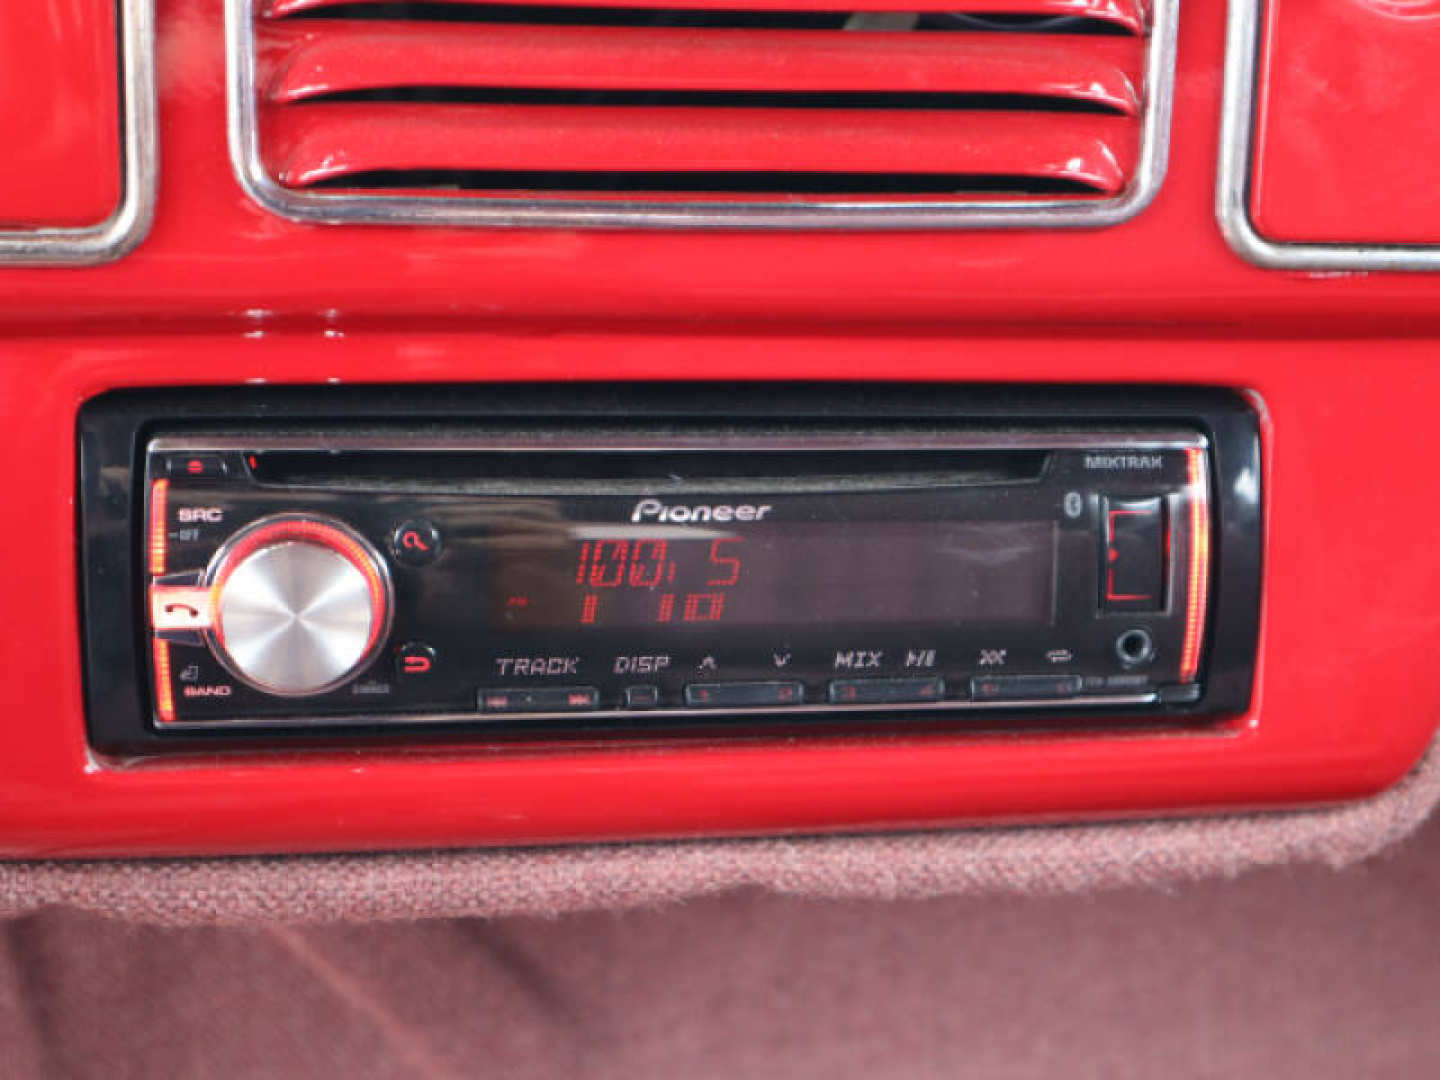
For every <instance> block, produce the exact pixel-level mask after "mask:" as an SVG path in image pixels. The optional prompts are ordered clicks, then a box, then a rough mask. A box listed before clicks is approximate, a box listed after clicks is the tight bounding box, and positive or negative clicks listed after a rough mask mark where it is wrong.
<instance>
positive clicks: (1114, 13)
mask: <svg viewBox="0 0 1440 1080" xmlns="http://www.w3.org/2000/svg"><path fill="white" fill-rule="evenodd" d="M351 2H352V0H265V2H264V3H263V4H262V5H261V10H262V11H263V12H264V13H265V14H266V15H270V16H276V17H279V16H284V15H293V14H296V13H297V12H302V11H318V10H321V9H323V8H333V7H340V6H341V5H347V4H349V3H351ZM360 2H361V3H382V2H383V0H360ZM441 2H442V3H451V4H455V5H457V6H461V5H464V6H470V7H482V6H487V5H492V4H494V0H441ZM548 6H556V7H625V8H681V9H686V8H689V9H698V10H704V11H954V10H956V3H955V0H858V2H851V0H635V2H633V3H632V2H631V0H557V2H555V3H553V4H551V5H548ZM960 6H961V7H963V8H964V10H965V11H967V12H971V13H974V14H977V15H1037V16H1042V17H1043V16H1062V15H1081V16H1084V17H1086V18H1091V19H1101V20H1104V21H1107V22H1113V23H1117V24H1119V25H1121V26H1123V27H1125V28H1126V29H1129V30H1139V29H1140V27H1141V26H1143V25H1144V20H1145V18H1146V17H1147V13H1148V10H1149V7H1148V4H1147V2H1146V0H965V3H964V4H962V5H960Z"/></svg>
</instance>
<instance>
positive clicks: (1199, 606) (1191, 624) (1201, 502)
mask: <svg viewBox="0 0 1440 1080" xmlns="http://www.w3.org/2000/svg"><path fill="white" fill-rule="evenodd" d="M1185 454H1186V457H1187V458H1188V461H1187V463H1186V464H1187V469H1186V472H1187V480H1188V481H1189V487H1190V568H1189V573H1188V575H1187V576H1186V579H1185V580H1186V586H1185V591H1186V599H1185V645H1184V647H1183V648H1182V649H1181V651H1180V680H1181V682H1194V681H1195V677H1196V676H1197V675H1198V674H1199V673H1200V642H1201V639H1202V638H1203V637H1204V636H1205V606H1206V604H1207V603H1208V602H1209V598H1210V488H1209V484H1208V481H1207V477H1206V475H1205V451H1203V450H1187V451H1185Z"/></svg>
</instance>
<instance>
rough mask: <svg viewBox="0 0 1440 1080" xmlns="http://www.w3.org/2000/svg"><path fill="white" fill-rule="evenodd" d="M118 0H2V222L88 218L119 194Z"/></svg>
mask: <svg viewBox="0 0 1440 1080" xmlns="http://www.w3.org/2000/svg"><path fill="white" fill-rule="evenodd" d="M116 57H117V53H116V43H115V11H114V4H113V3H112V2H111V0H80V2H76V0H24V2H23V3H9V4H3V5H0V146H3V147H4V148H5V150H4V165H3V166H0V229H13V228H39V227H44V226H83V225H94V224H96V223H98V222H101V221H104V220H105V219H106V218H107V217H109V216H110V214H111V212H112V211H113V210H114V209H115V206H116V204H117V203H118V202H119V201H120V167H119V158H120V134H119V127H120V122H119V115H120V113H119V105H118V99H117V95H116V86H117V82H118V77H117V75H116Z"/></svg>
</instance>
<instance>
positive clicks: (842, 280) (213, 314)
mask: <svg viewBox="0 0 1440 1080" xmlns="http://www.w3.org/2000/svg"><path fill="white" fill-rule="evenodd" d="M1181 7H1182V17H1181V26H1180V56H1179V73H1178V80H1177V84H1176V113H1175V120H1174V137H1173V139H1172V145H1171V155H1170V171H1169V177H1168V179H1167V181H1166V183H1165V186H1164V188H1163V189H1162V190H1161V192H1160V194H1159V197H1158V198H1157V200H1156V202H1155V203H1154V205H1152V206H1151V207H1150V208H1149V209H1147V210H1146V211H1145V212H1144V213H1142V214H1141V215H1140V216H1139V217H1138V218H1136V219H1135V220H1134V221H1133V222H1131V223H1129V224H1127V225H1124V226H1121V227H1117V228H1113V229H1108V230H1102V231H1099V232H1095V231H1085V230H1076V231H1068V232H1055V231H1050V232H1045V231H1023V230H1021V231H1015V230H1008V231H998V232H996V231H991V232H977V233H964V232H961V233H935V232H931V233H899V234H884V235H876V234H861V233H828V234H815V233H803V232H802V233H784V234H781V233H774V232H770V233H766V232H756V233H742V232H733V233H713V234H701V233H687V232H677V233H666V232H621V231H593V232H584V231H581V232H575V231H555V230H551V231H539V230H513V231H507V230H485V229H476V230H469V231H465V230H453V229H437V230H430V229H417V228H385V227H347V228H336V227H331V226H317V225H301V224H295V223H291V222H287V221H284V220H281V219H279V218H277V217H275V216H273V215H271V214H269V213H267V212H265V211H264V210H262V209H260V208H259V207H258V206H256V205H255V204H253V203H251V202H250V201H249V200H248V199H247V198H246V197H245V195H244V194H243V192H242V191H241V190H240V187H239V184H238V183H237V182H236V180H235V177H234V174H233V172H232V169H231V165H230V161H229V157H228V154H227V149H226V138H225V100H224V73H225V62H224V39H223V28H222V26H221V9H222V5H221V4H220V3H219V2H218V0H159V4H158V15H157V20H158V27H159V55H158V66H159V78H160V110H161V125H160V126H161V159H162V161H161V164H162V173H161V177H160V190H161V198H160V207H159V212H158V216H157V219H156V222H155V227H154V230H153V231H152V233H151V235H150V238H149V239H148V240H146V241H145V243H143V244H142V245H141V246H140V248H139V249H138V250H137V251H136V252H135V253H134V254H133V255H132V256H130V257H128V258H126V259H124V260H122V261H121V262H119V263H116V264H114V265H111V266H105V267H97V268H94V269H88V270H71V271H64V272H57V271H54V270H34V269H32V270H23V269H8V270H0V323H7V324H29V325H31V326H34V325H37V324H38V325H41V326H44V325H45V324H46V321H47V319H48V318H49V317H50V316H49V313H51V312H54V311H56V310H57V309H61V308H63V310H64V312H65V316H66V319H67V321H71V322H74V321H77V320H82V321H86V322H104V321H106V320H116V321H125V320H128V319H133V318H136V317H140V318H144V319H146V320H147V321H151V322H153V320H155V319H164V320H168V321H171V322H176V323H181V324H185V325H195V324H196V323H197V322H205V323H207V324H208V325H211V326H215V327H221V326H227V327H230V328H235V329H239V330H244V331H249V330H255V329H257V328H264V329H274V328H275V327H276V326H278V325H280V324H284V323H291V324H294V323H300V324H303V325H307V326H316V325H333V326H337V327H339V328H340V329H351V328H353V327H354V326H356V325H358V324H359V323H362V322H366V323H370V322H381V323H383V322H386V321H387V320H398V319H403V320H406V321H407V323H412V322H413V320H415V319H422V320H430V321H431V322H432V324H433V322H434V321H437V320H445V321H447V322H448V323H449V324H451V325H455V324H457V323H465V324H470V325H473V321H474V320H497V319H501V320H503V319H536V318H539V319H553V320H566V321H569V322H570V323H572V324H573V323H575V322H577V321H586V322H595V321H603V322H610V321H613V320H624V321H636V322H643V323H645V324H648V325H651V326H654V325H656V324H658V323H661V322H668V323H669V324H670V325H679V326H694V325H700V324H713V323H715V322H716V321H717V320H719V321H725V322H729V321H732V320H741V321H745V322H751V323H772V324H773V323H776V322H786V323H791V324H796V323H801V324H803V323H809V324H811V325H814V324H817V323H823V324H825V325H827V326H832V327H833V326H839V325H841V324H844V325H854V324H858V323H867V324H886V323H888V324H890V325H894V324H895V323H897V322H900V321H903V322H905V323H907V324H909V325H912V326H917V325H924V326H937V325H945V326H950V327H959V326H974V325H976V324H985V325H987V326H990V327H996V326H1005V325H1025V326H1027V327H1033V326H1035V325H1037V323H1047V324H1050V325H1054V326H1073V325H1076V324H1085V325H1090V326H1110V325H1119V324H1125V323H1130V324H1145V325H1156V324H1173V323H1175V322H1177V321H1178V322H1184V323H1188V324H1192V325H1194V324H1199V325H1205V326H1210V327H1214V326H1226V327H1244V328H1246V329H1256V328H1260V327H1265V328H1266V332H1271V331H1272V330H1279V331H1281V332H1284V331H1285V330H1287V329H1293V328H1296V327H1300V328H1303V329H1304V330H1305V331H1306V332H1311V331H1313V330H1315V329H1317V328H1320V327H1333V328H1349V329H1352V330H1353V329H1354V328H1357V327H1368V326H1372V325H1389V324H1391V323H1393V321H1394V320H1396V319H1404V320H1405V321H1406V324H1407V326H1408V327H1410V328H1411V329H1415V328H1417V327H1422V326H1424V327H1428V326H1434V325H1436V323H1437V321H1440V309H1437V308H1436V306H1435V304H1434V302H1433V298H1434V296H1435V285H1434V281H1433V279H1432V278H1428V277H1425V276H1424V275H1395V276H1383V275H1381V276H1374V277H1370V278H1361V279H1355V278H1349V279H1344V280H1339V279H1334V278H1324V277H1322V278H1316V277H1314V276H1307V275H1301V274H1283V273H1274V272H1267V271H1262V270H1258V269H1255V268H1253V267H1250V266H1248V265H1246V264H1245V263H1244V262H1243V261H1241V260H1240V259H1238V258H1236V257H1235V255H1234V254H1233V253H1232V252H1231V251H1230V250H1229V249H1228V248H1227V247H1226V245H1225V242H1224V240H1223V239H1222V238H1221V235H1220V233H1219V231H1218V229H1217V228H1216V227H1215V222H1214V215H1213V204H1214V187H1215V161H1216V151H1217V141H1218V131H1219V113H1220V88H1221V71H1222V63H1223V52H1224V29H1225V27H1224V21H1225V20H1224V13H1225V5H1224V4H1223V3H1222V2H1220V0H1189V2H1187V3H1185V4H1183V5H1181ZM1416 152H1417V155H1418V154H1422V153H1423V149H1420V148H1417V151H1416ZM312 374H313V375H314V376H315V377H317V378H324V377H325V376H326V375H327V374H328V373H327V372H325V371H323V370H319V369H318V368H317V369H316V370H315V371H314V372H313V373H312Z"/></svg>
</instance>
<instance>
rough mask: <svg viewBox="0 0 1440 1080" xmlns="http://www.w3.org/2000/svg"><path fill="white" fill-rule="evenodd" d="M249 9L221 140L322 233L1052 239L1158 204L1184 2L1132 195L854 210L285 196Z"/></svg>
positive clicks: (1158, 51)
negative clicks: (759, 232) (273, 156)
mask: <svg viewBox="0 0 1440 1080" xmlns="http://www.w3.org/2000/svg"><path fill="white" fill-rule="evenodd" d="M255 6H256V0H226V7H225V34H226V58H227V67H228V75H227V80H228V98H229V101H228V106H227V114H228V125H227V126H228V135H229V144H230V159H231V164H232V166H233V168H234V170H235V175H236V177H237V179H238V180H239V182H240V186H241V187H242V188H244V189H245V191H246V193H247V194H248V195H249V196H250V198H252V199H253V200H254V201H255V202H257V203H258V204H260V205H261V206H262V207H264V208H265V209H266V210H269V211H270V212H271V213H274V214H277V215H279V216H280V217H285V218H289V219H291V220H293V221H301V222H311V223H317V224H330V225H432V226H485V227H509V228H561V229H700V230H717V229H854V230H906V229H909V230H920V229H926V230H929V229H1055V228H1102V227H1106V226H1110V225H1118V224H1120V223H1122V222H1125V221H1129V220H1130V219H1131V218H1133V217H1135V216H1136V215H1137V214H1139V213H1140V212H1141V211H1142V210H1144V209H1145V208H1146V207H1147V206H1149V205H1150V203H1151V202H1152V201H1153V200H1154V198H1155V196H1156V194H1157V193H1158V192H1159V190H1160V187H1161V185H1162V183H1163V182H1164V179H1165V173H1166V169H1167V168H1168V165H1169V159H1170V122H1171V114H1172V111H1173V102H1174V93H1175V58H1176V51H1177V37H1178V29H1179V21H1180V20H1179V12H1180V0H1156V2H1155V4H1154V5H1153V12H1152V17H1151V22H1150V26H1149V37H1148V40H1147V42H1146V93H1145V107H1144V112H1143V114H1142V117H1141V138H1140V156H1139V159H1138V161H1137V163H1136V169H1135V178H1134V180H1133V182H1132V183H1131V185H1130V187H1129V188H1128V189H1127V190H1126V191H1125V192H1124V193H1122V194H1121V195H1119V196H1116V197H1115V198H1112V199H1099V200H1094V201H1090V202H1067V201H1064V200H1058V199H1046V200H1037V201H1035V202H1029V203H1023V204H1016V203H1013V202H1010V203H1007V202H1001V201H997V200H963V201H948V202H906V203H871V202H866V203H856V202H841V201H816V202H809V203H805V204H803V205H796V204H791V203H779V202H769V203H761V202H754V203H750V202H745V203H742V202H720V201H716V202H704V203H699V202H692V203H683V202H675V203H669V202H647V201H644V200H635V201H626V202H620V201H613V200H606V201H594V200H579V199H569V200H566V199H554V200H549V199H511V198H494V197H483V196H482V197H474V198H464V199H459V198H438V197H434V196H430V197H423V196H421V197H411V196H403V195H354V194H336V193H328V192H325V193H321V192H299V191H291V190H289V189H287V188H284V187H282V186H281V185H280V184H279V183H277V182H276V181H275V179H274V177H272V176H271V175H270V173H269V171H268V170H267V169H266V168H265V165H264V162H263V160H262V157H261V152H260V132H259V124H258V117H257V111H258V110H257V107H256V89H257V75H256V70H257V58H256V48H255V34H254V32H253V31H254V21H255Z"/></svg>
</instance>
